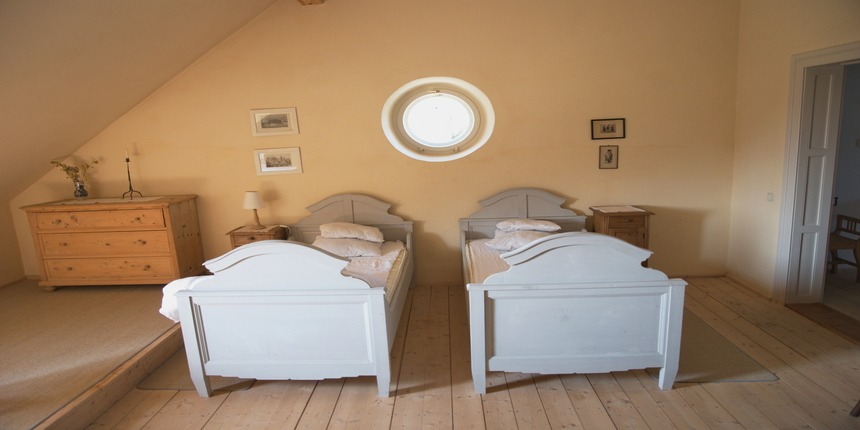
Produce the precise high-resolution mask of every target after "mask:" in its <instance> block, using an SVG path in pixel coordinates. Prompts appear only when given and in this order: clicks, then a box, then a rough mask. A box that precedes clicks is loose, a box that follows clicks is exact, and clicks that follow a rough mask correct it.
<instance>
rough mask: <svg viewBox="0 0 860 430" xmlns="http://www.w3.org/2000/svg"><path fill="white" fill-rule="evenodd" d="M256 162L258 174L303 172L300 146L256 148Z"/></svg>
mask: <svg viewBox="0 0 860 430" xmlns="http://www.w3.org/2000/svg"><path fill="white" fill-rule="evenodd" d="M254 164H255V165H256V166H257V176H260V175H281V174H285V173H302V156H301V153H300V152H299V148H272V149H255V150H254Z"/></svg>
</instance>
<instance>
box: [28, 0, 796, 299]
mask: <svg viewBox="0 0 860 430" xmlns="http://www.w3.org/2000/svg"><path fill="white" fill-rule="evenodd" d="M738 14H739V5H738V2H737V1H723V0H712V1H697V2H689V1H680V0H655V1H648V2H642V1H639V0H628V1H614V2H603V1H596V0H594V1H547V0H537V1H528V2H526V1H522V0H472V1H468V2H463V1H455V0H437V1H425V0H400V1H396V2H395V1H387V0H362V1H347V0H329V1H328V2H326V3H325V4H324V5H321V6H308V7H302V6H300V5H299V4H298V2H296V1H295V0H284V1H282V2H280V3H278V4H277V5H275V7H273V8H271V9H270V10H268V11H267V12H266V13H265V14H263V15H262V16H260V17H259V18H258V19H257V20H256V21H254V22H252V23H251V24H250V25H248V26H247V27H246V28H244V29H243V30H241V31H240V32H238V33H237V34H235V35H234V36H233V37H231V38H229V39H228V40H226V41H225V42H223V43H222V44H220V45H219V46H217V47H216V48H215V49H213V50H212V51H210V52H209V53H208V54H207V55H205V56H204V57H203V58H201V59H200V60H199V61H197V62H196V63H195V64H194V65H193V66H191V67H190V68H189V69H188V70H186V71H185V72H184V73H182V74H181V75H179V76H178V77H176V78H175V79H174V80H172V81H171V82H170V83H168V84H167V85H165V86H164V87H162V88H161V89H160V90H159V91H157V92H156V93H154V94H152V96H150V97H149V98H148V99H147V100H145V101H144V102H143V103H141V104H140V105H138V106H137V107H136V108H134V109H133V110H132V111H130V112H129V113H128V114H127V115H125V116H124V117H123V118H121V119H120V120H118V121H116V122H115V123H114V124H113V125H111V126H110V127H109V128H107V129H106V130H104V131H103V132H102V133H101V134H100V135H98V136H97V137H96V138H94V139H93V140H92V141H91V142H89V143H88V144H87V145H85V146H84V147H83V148H81V150H80V151H78V152H77V153H76V157H79V159H84V160H89V159H91V158H98V159H99V160H100V164H99V165H98V167H97V169H96V170H95V173H94V174H93V185H92V187H91V188H92V189H91V191H92V193H91V195H93V196H119V195H120V194H122V192H124V191H126V189H127V183H126V173H125V164H124V163H123V154H124V150H125V149H128V150H129V151H130V152H131V154H132V178H133V180H134V185H135V188H137V189H139V190H141V191H143V193H144V194H145V195H149V196H152V195H164V194H180V193H195V194H198V195H199V196H200V197H199V201H198V205H199V207H200V221H201V225H202V229H203V239H204V250H205V254H206V257H207V258H211V257H215V256H217V255H219V254H221V253H223V252H225V251H226V250H228V248H229V240H228V238H227V237H226V236H225V235H224V233H226V232H227V231H229V230H231V229H232V228H234V227H236V226H238V225H242V224H243V223H248V222H249V221H250V220H251V214H250V213H249V212H248V211H245V210H243V209H241V203H242V192H243V191H245V190H260V191H262V193H263V196H264V199H265V200H266V203H267V207H266V208H265V209H262V210H261V211H260V217H261V219H262V221H263V222H264V223H291V222H295V221H297V220H298V219H300V218H302V217H303V216H305V215H307V212H306V211H305V209H304V208H305V207H306V206H308V205H311V204H313V203H315V202H317V201H319V200H321V199H323V198H325V197H327V196H329V195H331V194H335V193H342V192H361V193H367V194H371V195H373V196H375V197H377V198H380V199H382V200H386V201H389V202H392V203H393V207H392V211H393V213H395V214H397V215H400V216H403V217H405V218H407V219H411V220H414V221H416V222H417V225H416V230H417V233H416V237H415V242H416V246H417V255H416V258H417V260H416V262H417V268H416V273H417V277H418V282H419V283H423V284H428V283H460V282H462V280H461V278H460V269H459V265H460V254H459V248H458V247H459V245H458V230H457V226H458V223H457V221H458V219H459V218H460V217H464V216H467V215H468V214H470V213H472V212H474V211H476V210H477V209H478V203H477V202H478V200H480V199H482V198H485V197H488V196H490V195H492V194H494V193H496V192H498V191H501V190H503V189H506V188H509V187H522V186H533V187H540V188H543V189H546V190H548V191H551V192H554V193H557V194H560V195H562V196H565V197H567V198H568V201H569V206H568V207H569V208H571V209H574V210H576V211H577V212H580V213H583V214H587V215H590V214H591V211H590V210H589V209H588V208H589V206H591V205H606V204H638V205H642V206H644V207H646V208H648V209H650V210H652V211H653V212H655V213H656V216H655V217H653V218H652V236H651V248H652V249H653V251H655V255H654V257H653V259H652V260H651V263H652V267H655V268H658V269H661V270H664V271H666V272H667V273H669V274H672V275H715V274H722V273H725V271H726V254H727V250H728V246H729V216H730V208H729V205H730V203H731V190H732V168H733V148H734V145H733V144H734V135H735V128H734V124H735V116H736V115H735V92H736V75H737V46H738V40H737V37H738V36H737V35H738ZM785 67H786V68H787V64H785ZM427 76H452V77H457V78H460V79H464V80H466V81H468V82H470V83H472V84H474V85H476V86H478V87H479V88H480V89H481V90H482V91H483V92H484V93H486V94H487V95H488V96H489V98H490V99H491V101H492V103H493V105H494V108H495V112H496V129H495V133H494V134H493V136H492V137H491V139H490V141H489V142H488V143H487V145H485V146H484V147H483V148H481V149H480V150H478V151H477V152H476V153H474V154H472V155H470V156H468V157H466V158H464V159H461V160H458V161H453V162H447V163H426V162H420V161H415V160H412V159H410V158H407V157H406V156H404V155H402V154H400V153H399V152H397V151H396V150H395V149H394V148H393V147H391V145H390V144H389V143H388V142H387V141H386V139H385V137H384V135H383V133H382V129H381V126H380V110H381V108H382V105H383V103H384V102H385V100H386V98H387V97H388V96H389V94H390V93H391V92H392V91H394V90H395V89H397V88H398V87H400V86H401V85H402V84H404V83H406V82H408V81H411V80H413V79H417V78H421V77H427ZM782 88H783V89H784V88H787V86H785V85H784V86H783V87H782ZM293 106H294V107H296V108H297V110H298V119H299V126H300V130H301V133H300V134H299V135H289V136H268V137H253V136H252V135H251V130H250V121H249V115H248V111H249V110H250V109H255V108H266V107H293ZM613 117H625V118H626V119H627V127H628V129H627V138H626V139H622V140H610V141H593V140H591V139H590V129H589V126H590V120H591V119H594V118H613ZM601 144H613V145H614V144H617V145H620V154H619V169H617V170H599V169H598V167H597V165H598V160H597V158H598V157H597V155H598V146H599V145H601ZM277 147H299V148H301V157H302V162H303V165H304V170H305V173H304V174H301V175H277V176H257V175H256V174H255V169H254V165H253V162H252V153H253V150H254V149H258V148H277ZM777 163H778V162H777ZM740 167H743V166H740ZM743 173H747V172H743ZM777 179H778V178H777ZM71 192H72V190H71V185H70V184H69V183H68V180H67V179H66V178H65V177H63V176H62V173H61V172H59V171H52V172H50V173H49V174H47V175H45V176H44V177H43V178H42V179H41V180H39V181H37V182H36V183H34V184H33V185H32V186H31V187H29V188H28V189H27V190H26V191H25V192H23V193H22V194H20V195H19V196H18V197H16V198H15V199H14V201H13V203H12V205H13V207H20V206H23V205H26V204H30V203H36V202H41V201H46V200H53V199H60V198H67V197H70V196H71ZM15 223H16V231H17V234H18V237H19V239H20V241H21V243H22V244H21V247H22V256H23V259H24V267H25V271H26V273H27V274H29V275H35V274H37V273H38V269H37V267H36V263H35V259H34V255H33V248H32V244H31V243H30V239H29V233H28V231H27V226H26V220H25V217H24V214H23V212H22V211H18V212H17V213H16V214H15Z"/></svg>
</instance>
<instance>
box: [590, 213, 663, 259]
mask: <svg viewBox="0 0 860 430" xmlns="http://www.w3.org/2000/svg"><path fill="white" fill-rule="evenodd" d="M589 209H591V210H592V211H593V212H594V231H595V232H597V233H603V234H608V235H610V236H615V237H617V238H619V239H621V240H623V241H625V242H628V243H631V244H633V245H636V246H638V247H640V248H645V249H648V218H649V217H650V216H651V215H654V213H652V212H648V211H646V210H645V209H642V208H639V207H636V206H592V207H591V208H589Z"/></svg>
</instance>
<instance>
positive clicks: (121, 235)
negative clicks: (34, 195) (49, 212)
mask: <svg viewBox="0 0 860 430" xmlns="http://www.w3.org/2000/svg"><path fill="white" fill-rule="evenodd" d="M40 239H41V241H42V252H43V254H44V256H45V257H71V256H80V257H90V256H96V255H107V256H109V255H157V254H169V253H170V242H169V240H168V238H167V233H166V232H164V231H136V232H107V233H56V234H42V235H40Z"/></svg>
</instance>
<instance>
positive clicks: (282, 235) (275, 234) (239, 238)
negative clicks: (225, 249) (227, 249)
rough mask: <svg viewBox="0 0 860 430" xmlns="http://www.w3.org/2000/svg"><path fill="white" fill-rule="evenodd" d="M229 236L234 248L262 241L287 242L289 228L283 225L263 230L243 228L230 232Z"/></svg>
mask: <svg viewBox="0 0 860 430" xmlns="http://www.w3.org/2000/svg"><path fill="white" fill-rule="evenodd" d="M227 234H228V235H229V236H230V244H231V245H232V246H233V248H238V247H240V246H242V245H245V244H248V243H251V242H258V241H261V240H286V239H287V228H286V227H284V226H282V225H270V226H266V227H263V228H261V229H258V228H255V227H249V226H242V227H239V228H234V229H233V230H230V231H229V232H227Z"/></svg>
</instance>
